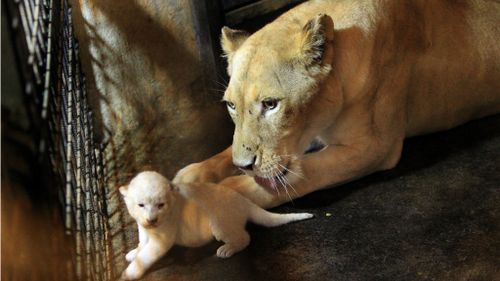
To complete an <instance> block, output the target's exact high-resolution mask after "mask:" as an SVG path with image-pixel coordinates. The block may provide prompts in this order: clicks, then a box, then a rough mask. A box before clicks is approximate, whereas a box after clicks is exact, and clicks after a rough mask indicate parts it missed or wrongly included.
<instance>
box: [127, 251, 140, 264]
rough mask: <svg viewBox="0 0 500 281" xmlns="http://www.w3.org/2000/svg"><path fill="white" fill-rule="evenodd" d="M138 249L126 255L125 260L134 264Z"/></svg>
mask: <svg viewBox="0 0 500 281" xmlns="http://www.w3.org/2000/svg"><path fill="white" fill-rule="evenodd" d="M137 252H138V250H137V248H136V249H133V250H132V251H130V252H128V253H127V255H125V259H126V260H127V261H128V262H132V261H133V260H134V259H135V257H136V256H137Z"/></svg>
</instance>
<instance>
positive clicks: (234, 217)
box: [120, 172, 313, 280]
mask: <svg viewBox="0 0 500 281" xmlns="http://www.w3.org/2000/svg"><path fill="white" fill-rule="evenodd" d="M176 187H177V189H175V190H174V188H172V185H171V184H170V182H169V181H168V180H167V179H166V178H165V177H163V176H162V175H160V174H159V173H156V172H142V173H139V174H138V175H137V176H136V177H135V178H134V179H132V181H131V182H130V184H129V185H128V186H123V187H121V188H120V192H121V193H122V195H123V197H124V200H125V203H126V205H127V209H128V211H129V213H130V215H131V216H132V217H133V218H134V219H135V220H136V221H137V226H138V231H139V245H138V247H137V248H136V249H133V250H131V251H130V252H128V254H127V255H126V256H125V258H126V259H127V261H129V262H130V264H129V266H128V267H127V269H125V271H124V272H123V275H122V276H123V278H124V279H127V280H133V279H137V278H140V277H141V276H142V275H144V272H145V271H146V270H147V269H148V268H150V267H151V265H152V264H153V263H154V262H156V261H157V260H158V259H159V258H161V257H162V256H163V255H164V254H165V253H166V252H167V251H168V250H169V249H170V248H171V247H172V246H173V245H174V244H178V245H182V246H187V247H197V246H201V245H203V244H205V243H208V242H209V241H211V240H212V239H213V238H214V237H215V239H217V240H218V241H222V242H224V243H225V244H224V245H222V246H221V247H219V249H217V256H218V257H220V258H228V257H230V256H232V255H233V254H235V253H236V252H239V251H241V250H243V249H244V248H245V247H246V246H247V245H248V244H249V243H250V236H249V235H248V232H247V231H246V230H245V224H246V222H247V221H248V220H250V221H252V222H254V223H256V224H260V225H263V226H268V227H271V226H278V225H282V224H286V223H289V222H292V221H298V220H304V219H309V218H312V217H313V215H312V214H309V213H297V214H275V213H271V212H268V211H266V210H264V209H262V208H260V207H258V206H257V205H255V204H253V203H252V202H250V201H249V200H248V199H246V198H245V197H243V196H241V195H240V194H238V193H237V192H236V191H234V190H231V189H229V188H227V187H224V186H221V185H216V184H211V183H189V184H184V183H177V185H176ZM139 204H141V206H139ZM161 204H163V205H161ZM160 206H162V207H160ZM155 219H156V220H157V221H156V222H155V223H151V221H154V220H155Z"/></svg>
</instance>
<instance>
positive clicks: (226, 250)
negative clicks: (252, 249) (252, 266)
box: [217, 244, 238, 259]
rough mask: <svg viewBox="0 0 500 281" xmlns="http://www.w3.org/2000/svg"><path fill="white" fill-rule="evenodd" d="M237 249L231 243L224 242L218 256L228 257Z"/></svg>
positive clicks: (218, 250)
mask: <svg viewBox="0 0 500 281" xmlns="http://www.w3.org/2000/svg"><path fill="white" fill-rule="evenodd" d="M237 251H238V250H237V249H235V248H233V247H231V246H230V245H228V244H224V245H222V246H220V247H219V249H217V257H219V258H223V259H226V258H229V257H231V256H232V255H234V254H235V253H236V252H237Z"/></svg>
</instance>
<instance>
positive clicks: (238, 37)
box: [220, 26, 250, 76]
mask: <svg viewBox="0 0 500 281" xmlns="http://www.w3.org/2000/svg"><path fill="white" fill-rule="evenodd" d="M221 32H222V33H221V37H220V44H221V46H222V50H223V51H224V56H225V57H227V64H228V67H227V73H228V74H229V76H231V62H232V58H233V54H234V52H236V50H238V48H239V47H240V46H241V44H243V42H245V40H247V38H248V37H249V36H250V34H249V33H248V32H246V31H243V30H235V29H231V28H229V27H227V26H224V27H223V28H222V30H221Z"/></svg>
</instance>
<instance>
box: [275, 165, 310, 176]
mask: <svg viewBox="0 0 500 281" xmlns="http://www.w3.org/2000/svg"><path fill="white" fill-rule="evenodd" d="M278 165H279V166H280V167H281V168H283V169H284V170H285V171H287V172H289V173H291V174H294V175H296V176H297V177H299V178H301V179H305V177H304V175H302V174H299V173H298V172H294V171H292V170H291V169H290V168H287V167H285V166H284V165H282V164H280V163H278Z"/></svg>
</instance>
